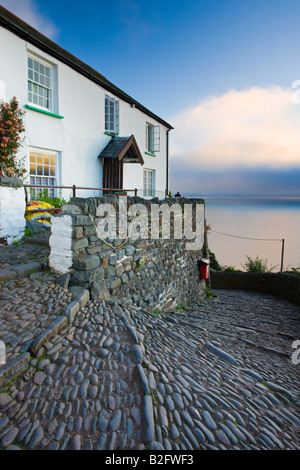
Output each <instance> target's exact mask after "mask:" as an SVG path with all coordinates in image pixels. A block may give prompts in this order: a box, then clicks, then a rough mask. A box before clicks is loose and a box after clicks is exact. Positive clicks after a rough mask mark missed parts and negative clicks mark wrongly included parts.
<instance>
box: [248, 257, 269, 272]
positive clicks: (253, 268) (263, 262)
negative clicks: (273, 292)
mask: <svg viewBox="0 0 300 470" xmlns="http://www.w3.org/2000/svg"><path fill="white" fill-rule="evenodd" d="M246 258H247V261H246V263H245V264H243V265H242V266H243V268H244V269H245V270H246V271H247V272H248V273H265V272H267V271H272V269H273V267H272V268H268V260H267V259H263V258H259V257H258V255H257V256H256V258H255V259H253V258H251V257H250V256H248V255H246Z"/></svg>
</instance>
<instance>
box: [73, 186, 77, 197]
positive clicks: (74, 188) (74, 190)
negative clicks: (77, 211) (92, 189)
mask: <svg viewBox="0 0 300 470" xmlns="http://www.w3.org/2000/svg"><path fill="white" fill-rule="evenodd" d="M73 197H76V186H75V184H73Z"/></svg>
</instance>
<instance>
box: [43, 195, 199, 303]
mask: <svg viewBox="0 0 300 470" xmlns="http://www.w3.org/2000/svg"><path fill="white" fill-rule="evenodd" d="M162 202H164V203H166V204H167V207H170V209H171V208H177V212H176V211H175V210H174V214H173V212H171V216H170V217H169V215H170V214H168V211H166V213H165V214H164V217H166V218H167V220H168V224H169V229H170V237H169V238H166V239H164V237H163V236H164V235H166V234H165V233H163V231H164V229H161V225H160V224H159V222H158V220H159V219H158V220H157V221H156V224H152V226H151V225H150V219H151V216H150V214H151V207H153V206H151V205H153V204H156V203H162ZM106 204H108V206H104V205H106ZM122 204H123V207H122ZM124 204H125V205H126V207H125V206H124ZM184 204H189V206H190V207H189V209H190V210H189V211H186V212H189V216H190V217H191V220H190V221H189V224H190V226H189V229H190V231H192V230H195V229H196V226H197V224H198V226H200V232H201V236H200V238H201V240H200V245H199V247H198V245H197V249H192V250H191V249H190V250H189V249H187V243H188V242H189V240H187V239H186V237H184V236H183V237H182V238H181V239H177V238H176V237H174V233H176V231H177V234H178V227H179V226H180V221H182V218H183V217H184V214H183V213H180V211H179V210H178V208H179V207H183V206H184ZM175 205H176V206H175ZM198 205H199V207H198V211H199V212H197V211H196V206H198ZM101 206H102V207H101ZM99 207H101V208H102V209H103V208H104V207H106V208H108V210H106V211H104V212H103V213H102V214H101V216H99V212H101V211H99ZM136 207H139V212H136V213H135V212H134V210H135V209H136ZM164 207H165V206H164ZM142 212H143V213H144V215H145V214H146V215H145V218H144V222H143V224H140V226H139V237H138V238H134V237H133V236H132V234H133V232H131V231H130V229H131V228H132V227H133V226H134V224H135V223H137V214H138V215H139V214H140V213H142ZM196 214H198V219H199V220H196ZM199 214H200V216H199ZM103 217H105V218H106V222H107V229H108V232H107V234H108V238H106V239H104V237H103V234H102V235H101V233H100V234H99V229H98V227H99V225H98V224H99V222H100V221H101V220H103ZM168 217H169V218H168ZM147 221H148V222H149V224H147ZM114 222H115V223H116V227H117V232H118V233H117V236H114V235H116V234H115V229H114V226H113V223H114ZM145 222H146V223H145ZM134 227H135V226H134ZM147 227H148V229H149V227H151V230H152V232H153V233H154V232H155V236H153V233H152V232H151V230H149V231H148V232H147ZM122 230H123V232H124V231H125V234H124V233H123V232H122ZM204 245H205V243H204V201H202V200H190V199H184V198H181V199H180V200H178V199H170V200H167V201H158V200H156V199H155V200H150V201H149V200H145V199H142V198H139V197H131V198H126V202H125V198H118V197H116V196H104V197H101V198H72V199H71V201H70V202H69V203H68V204H64V205H63V206H62V211H61V213H60V214H58V215H57V216H55V217H53V224H52V230H51V237H50V249H51V251H50V258H49V262H50V266H51V268H52V269H53V270H55V271H58V272H59V273H61V274H64V273H69V274H70V286H71V285H74V286H81V287H82V288H84V289H87V290H89V292H90V294H91V297H92V298H94V299H97V300H98V299H99V298H101V299H103V300H111V299H112V300H114V299H115V300H121V301H122V302H123V303H125V304H131V305H135V306H138V307H140V308H144V309H148V310H149V311H150V310H151V311H152V310H154V309H159V310H163V309H166V308H172V307H174V306H175V305H176V304H177V303H179V302H183V301H186V302H188V301H197V300H199V299H200V298H202V296H203V295H204V291H205V281H201V280H200V277H199V270H198V261H199V259H200V258H201V257H203V255H204V251H205V248H206V247H205V246H204Z"/></svg>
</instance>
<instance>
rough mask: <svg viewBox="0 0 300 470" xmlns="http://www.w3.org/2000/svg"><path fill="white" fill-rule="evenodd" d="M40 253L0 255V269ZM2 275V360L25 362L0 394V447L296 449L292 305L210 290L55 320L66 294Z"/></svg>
mask: <svg viewBox="0 0 300 470" xmlns="http://www.w3.org/2000/svg"><path fill="white" fill-rule="evenodd" d="M47 256H48V248H47V247H45V246H43V247H40V246H37V245H33V244H24V243H20V244H19V245H18V246H15V247H2V248H1V249H0V264H1V270H2V271H6V272H7V271H9V272H11V271H10V270H11V269H12V266H16V265H19V264H20V262H21V260H22V262H24V261H25V262H26V263H32V262H33V261H35V262H37V263H40V264H41V266H43V265H44V263H43V262H44V260H45V259H46V258H47ZM0 274H1V273H0ZM1 279H2V281H0V340H2V341H3V342H4V343H5V345H6V356H7V357H6V358H7V363H11V362H13V361H15V360H17V361H18V360H19V359H20V357H23V358H24V360H25V358H26V357H27V358H28V367H27V369H26V370H25V371H24V373H22V374H21V376H20V377H19V378H18V379H16V380H12V381H11V382H10V383H8V384H2V385H1V386H0V448H1V449H8V450H9V449H25V450H27V449H28V450H41V449H43V450H46V449H52V450H68V449H81V450H85V449H86V450H89V449H91V450H104V449H106V450H123V449H124V450H129V449H130V450H143V449H150V450H155V449H157V450H163V449H164V450H210V449H228V450H229V449H240V450H243V449H250V450H259V449H262V450H264V449H266V450H267V449H278V450H283V449H291V450H299V449H300V374H299V372H300V364H295V363H293V362H292V354H293V352H294V350H293V349H292V343H293V341H295V340H299V339H300V308H299V307H298V306H297V305H295V304H292V303H289V302H287V301H284V300H280V299H278V298H276V297H272V296H267V295H262V294H257V293H250V292H243V291H225V290H224V291H222V290H219V291H214V295H213V297H212V298H211V299H207V301H205V302H203V303H202V304H200V305H180V306H179V307H178V308H177V309H176V310H175V311H172V312H168V313H165V314H154V313H153V314H151V313H147V312H146V311H143V310H138V309H135V308H133V307H129V306H126V305H123V304H122V303H120V304H116V303H114V302H108V301H107V302H103V301H99V302H95V301H91V300H89V301H88V302H86V303H85V304H84V305H83V306H82V307H80V309H79V310H78V311H76V312H75V314H74V315H73V317H72V319H73V321H64V319H66V318H67V317H66V313H65V312H66V311H67V308H68V306H70V304H71V302H72V301H73V300H74V296H73V294H72V292H70V291H68V289H66V288H64V287H63V286H61V285H58V284H57V282H56V281H57V280H56V278H55V276H54V275H53V274H52V273H51V272H47V270H43V269H42V268H41V269H37V270H36V272H31V273H29V274H28V273H27V274H26V276H25V275H24V277H22V276H21V275H20V274H19V277H17V278H13V276H9V277H8V278H7V279H6V280H5V279H4V278H3V277H2V278H1ZM58 320H59V321H60V322H61V323H60V325H61V326H60V328H58V329H57V331H56V333H55V334H54V335H52V336H51V337H49V338H47V339H46V340H45V341H44V342H43V343H42V345H41V346H40V347H39V348H37V349H36V353H35V354H32V352H31V351H33V350H34V349H33V344H36V342H37V339H38V338H40V337H41V336H42V337H43V335H44V333H45V331H48V330H49V328H50V325H53V322H54V323H55V322H58ZM3 367H5V366H2V367H1V366H0V377H1V369H3ZM0 380H1V379H0Z"/></svg>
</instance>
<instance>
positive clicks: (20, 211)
mask: <svg viewBox="0 0 300 470" xmlns="http://www.w3.org/2000/svg"><path fill="white" fill-rule="evenodd" d="M25 208H26V202H25V192H24V188H23V182H22V180H20V179H17V178H6V177H4V176H1V177H0V238H6V240H7V242H8V244H9V245H11V244H12V243H13V242H14V241H18V240H20V239H21V238H22V237H23V235H24V229H25V223H26V221H25V218H24V213H25Z"/></svg>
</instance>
